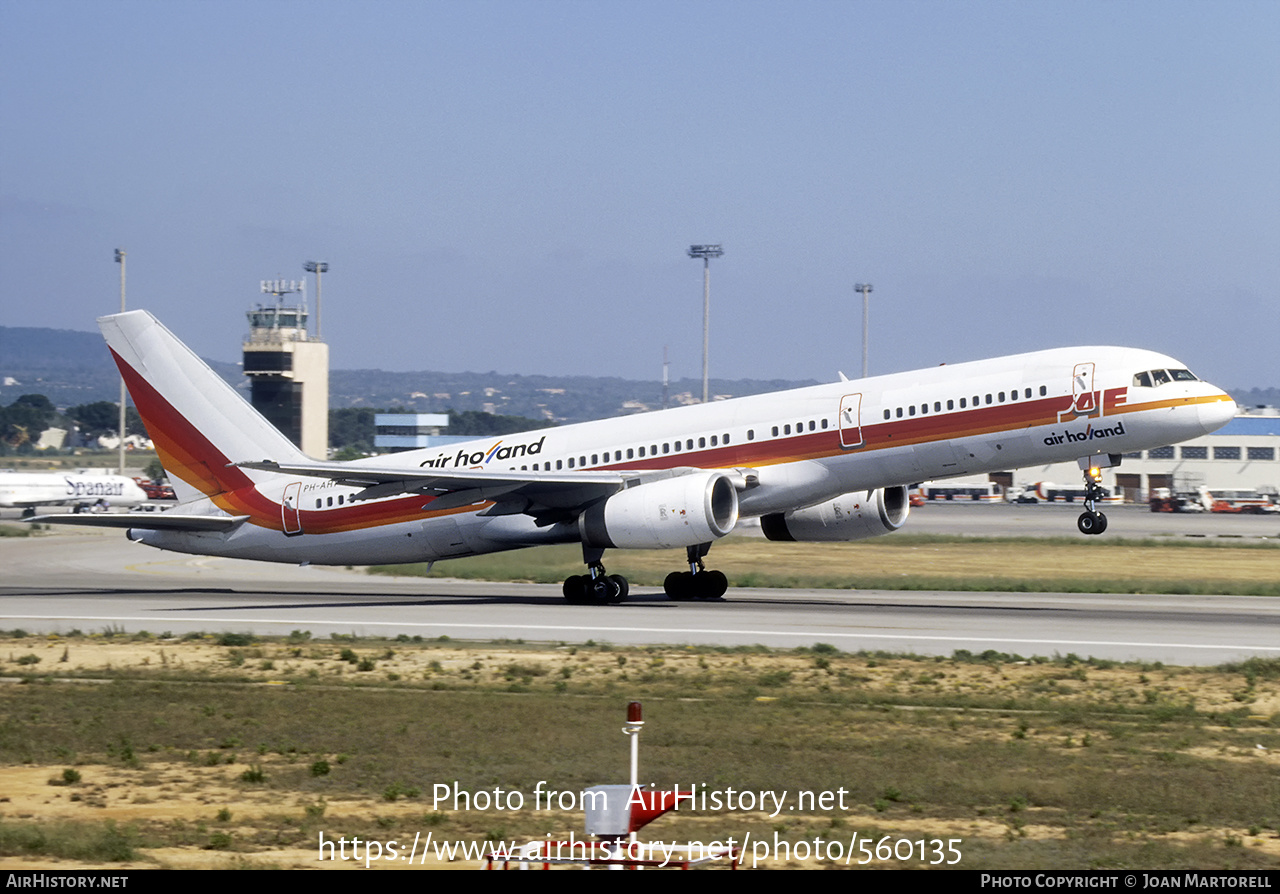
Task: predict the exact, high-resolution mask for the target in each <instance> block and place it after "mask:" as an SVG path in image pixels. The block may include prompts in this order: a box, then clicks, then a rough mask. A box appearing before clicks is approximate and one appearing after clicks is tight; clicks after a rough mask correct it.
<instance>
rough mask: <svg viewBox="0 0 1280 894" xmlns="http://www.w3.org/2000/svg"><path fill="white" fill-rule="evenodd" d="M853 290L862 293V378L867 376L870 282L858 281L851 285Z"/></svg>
mask: <svg viewBox="0 0 1280 894" xmlns="http://www.w3.org/2000/svg"><path fill="white" fill-rule="evenodd" d="M853 290H854V291H855V292H861V293H862V378H864V379H865V378H866V377H867V327H868V325H869V321H870V319H871V311H870V304H871V301H870V299H869V298H868V297H867V296H868V295H870V294H871V283H869V282H860V283H858V284H857V285H855V286H854V287H853Z"/></svg>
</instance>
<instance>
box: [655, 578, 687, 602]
mask: <svg viewBox="0 0 1280 894" xmlns="http://www.w3.org/2000/svg"><path fill="white" fill-rule="evenodd" d="M662 589H663V590H665V591H666V593H667V598H668V599H673V600H675V601H676V602H686V601H688V600H690V599H692V598H694V597H693V575H692V574H690V573H689V572H688V571H673V572H671V573H670V574H668V575H667V578H666V580H664V581H663V582H662Z"/></svg>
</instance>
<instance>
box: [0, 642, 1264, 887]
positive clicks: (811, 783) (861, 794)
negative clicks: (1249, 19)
mask: <svg viewBox="0 0 1280 894" xmlns="http://www.w3.org/2000/svg"><path fill="white" fill-rule="evenodd" d="M219 643H224V644H219ZM26 656H32V657H34V658H36V659H37V660H36V661H32V660H30V659H29V658H28V659H27V660H26V661H25V663H24V662H23V661H22V660H21V659H23V658H25V657H26ZM0 662H3V663H4V665H5V667H4V673H5V674H7V675H21V676H22V679H23V680H24V681H25V682H26V684H27V685H8V686H2V687H0V780H3V779H5V778H6V777H4V776H3V775H2V774H4V773H6V772H12V773H15V774H20V773H26V774H28V776H30V775H31V774H35V775H36V776H37V777H38V778H39V779H40V780H41V784H40V786H39V787H40V788H42V789H43V792H42V793H41V794H40V801H41V803H45V804H49V803H52V804H55V805H57V807H58V810H59V811H60V812H59V814H58V815H57V816H56V817H50V818H47V819H45V818H41V817H40V816H39V814H38V813H37V815H36V816H35V817H31V816H24V817H22V818H21V819H16V818H14V816H13V815H12V812H16V811H19V810H20V811H22V812H28V811H30V810H31V809H32V808H30V807H28V806H20V807H11V805H10V804H8V803H4V804H0V811H3V814H5V815H4V816H0V857H4V856H6V855H10V856H11V855H20V854H37V855H48V856H56V857H65V858H66V859H73V860H81V861H84V862H87V863H93V864H105V863H109V862H111V861H114V860H130V859H141V860H152V861H156V860H160V861H161V862H163V860H161V858H158V857H154V856H150V855H151V854H153V853H160V852H162V849H166V848H178V849H184V848H185V849H189V850H192V851H197V852H200V851H203V852H217V853H221V852H224V851H225V852H229V853H228V854H227V857H226V859H227V861H228V862H227V863H226V864H225V865H232V863H231V861H233V860H236V859H239V860H251V859H253V860H261V861H266V862H268V863H271V862H272V861H278V860H280V859H282V858H281V857H280V856H279V855H280V853H282V852H283V851H282V849H288V848H298V849H303V850H307V851H309V852H310V853H312V854H314V849H315V846H316V840H317V834H318V833H319V832H320V831H323V832H324V833H325V834H326V835H327V836H339V835H345V836H348V837H350V836H353V835H358V836H360V837H361V838H362V839H365V840H387V839H392V838H398V839H400V840H402V841H403V840H406V839H409V838H412V837H413V836H414V835H415V834H417V833H422V834H425V833H426V832H428V831H431V832H433V833H434V834H436V835H438V836H447V837H451V838H455V839H468V840H485V839H489V840H498V839H507V838H516V837H518V838H522V839H524V840H528V839H534V838H541V837H542V836H543V835H545V834H548V833H552V834H556V835H567V834H568V833H569V831H571V830H576V831H577V833H578V834H579V835H581V830H582V826H581V823H582V819H581V815H580V814H579V813H576V812H565V811H559V810H552V811H547V810H542V811H535V810H532V809H530V808H531V806H532V803H533V801H532V799H533V793H534V791H535V790H536V788H537V786H538V785H539V783H540V782H541V783H544V785H545V786H549V787H550V788H552V789H555V790H557V791H572V792H577V791H579V790H581V789H582V788H583V787H586V786H588V785H592V784H597V783H601V782H616V781H622V780H624V779H625V777H626V767H627V754H628V744H627V739H626V737H624V736H623V735H621V734H620V732H619V728H620V726H621V721H622V717H623V712H624V706H625V704H626V702H627V701H629V700H633V699H634V700H641V701H643V703H644V706H645V719H646V724H647V725H646V728H645V731H644V733H643V736H642V744H641V771H642V772H641V776H642V778H643V779H645V780H646V781H651V782H654V783H656V784H658V785H659V786H666V787H671V786H673V785H677V784H678V785H680V786H682V787H684V788H686V789H687V788H688V787H689V786H696V787H698V788H699V789H700V790H706V791H711V792H724V791H726V790H728V789H730V788H732V789H734V790H735V791H738V792H747V791H751V792H773V793H777V794H779V795H782V796H784V797H786V798H787V799H788V800H787V804H788V805H789V807H788V809H784V810H783V811H780V812H779V813H778V815H776V816H770V815H768V813H769V812H768V811H765V812H761V811H759V810H735V809H723V808H722V809H711V808H707V809H694V810H687V811H682V812H678V813H676V814H670V815H668V816H666V817H663V818H662V819H660V820H658V821H657V822H655V823H654V824H653V825H652V826H651V827H649V829H647V830H646V832H647V833H649V834H648V836H647V837H654V838H663V839H666V840H673V839H676V840H685V839H694V840H710V839H712V838H718V839H720V840H723V839H724V838H725V837H726V836H729V835H734V836H736V837H738V838H739V839H741V837H742V836H743V835H746V834H751V835H752V836H753V837H755V838H759V837H761V836H764V837H769V838H772V836H774V835H777V836H778V837H779V839H780V840H783V841H790V842H802V841H812V840H813V839H814V838H816V837H822V838H824V839H832V838H835V839H843V840H845V841H847V840H848V839H849V837H850V836H852V835H854V834H858V835H860V836H862V837H864V838H865V837H866V836H868V835H870V836H872V837H873V838H877V839H878V838H880V837H882V836H884V835H890V836H893V837H894V838H899V837H903V838H911V839H913V840H915V839H919V838H921V837H926V838H932V837H941V838H958V839H960V844H959V850H960V852H961V853H962V854H963V860H962V861H961V863H960V866H961V868H970V869H973V868H1043V867H1054V868H1103V867H1148V868H1181V867H1185V868H1202V869H1205V868H1259V867H1266V868H1272V869H1274V868H1277V867H1280V772H1277V771H1278V770H1280V661H1276V660H1257V659H1255V660H1252V661H1248V662H1242V663H1238V664H1232V665H1225V666H1222V667H1218V668H1196V669H1187V668H1172V667H1164V666H1161V665H1159V664H1145V665H1143V664H1118V663H1114V662H1108V661H1084V660H1081V659H1079V658H1078V657H1076V656H1073V655H1069V656H1066V657H1056V658H1052V659H1047V658H1033V659H1024V658H1020V657H1019V656H1013V655H1003V654H999V653H994V652H991V653H986V654H984V655H971V654H968V653H963V652H961V653H957V654H955V655H953V656H951V657H950V658H938V659H933V658H916V657H911V656H895V655H885V654H871V653H859V654H843V653H840V652H838V651H837V650H836V649H834V648H833V647H830V646H825V645H822V644H815V645H814V646H812V647H810V648H807V649H797V650H785V651H770V650H766V649H763V648H759V647H756V648H734V649H728V648H726V649H717V648H679V647H649V648H619V647H610V646H608V645H587V646H577V647H575V646H568V645H563V646H559V647H555V646H534V645H530V644H524V643H516V642H499V643H475V644H461V643H457V642H452V641H448V640H440V641H430V642H422V641H420V640H419V641H414V640H413V639H411V638H409V637H402V638H400V639H399V640H355V639H351V638H349V637H341V638H336V639H332V640H325V641H314V640H311V639H310V638H309V637H308V636H307V635H306V634H305V633H302V632H299V633H298V634H295V636H294V637H292V638H289V639H280V640H255V639H252V638H249V637H243V636H237V637H234V638H226V637H222V638H219V637H212V636H211V637H204V638H199V637H191V638H187V640H186V641H185V642H182V641H177V640H172V639H170V640H164V639H157V638H155V637H121V636H116V637H72V638H69V639H68V638H57V637H31V636H19V637H16V638H14V637H12V635H11V636H10V638H8V639H5V640H0ZM90 681H93V682H90ZM267 682H271V683H273V684H275V685H262V684H263V683H267ZM6 768H7V769H6ZM45 780H47V782H45ZM437 784H443V785H447V786H449V787H450V790H451V791H452V790H455V787H456V790H458V791H462V792H468V793H479V792H493V791H494V790H495V787H499V788H501V789H502V790H504V791H516V792H520V793H522V795H523V796H524V797H525V799H526V805H527V806H526V808H525V809H523V810H495V809H489V810H477V809H469V810H468V809H455V805H454V804H452V803H451V802H449V801H448V800H446V801H445V803H439V802H437V801H436V800H435V799H434V794H435V792H436V789H435V786H436V785H437ZM9 787H10V788H14V789H15V790H16V788H15V787H14V786H12V785H10V786H9ZM5 788H6V784H5V783H4V782H2V781H0V789H5ZM801 791H811V792H832V793H835V792H843V795H842V796H841V797H842V798H843V801H844V804H843V807H838V806H831V808H830V809H819V808H817V807H816V805H811V806H810V807H809V808H807V809H803V810H796V809H794V807H795V805H796V804H797V801H796V798H797V796H798V793H799V792H801ZM783 793H785V794H783ZM6 794H10V791H7V790H6ZM171 802H172V803H177V802H183V803H188V804H190V805H191V812H190V813H188V814H182V815H179V814H177V813H176V812H175V809H173V808H172V807H171ZM463 806H465V805H463ZM76 808H79V810H78V811H77V809H76ZM103 817H110V818H111V819H110V824H108V822H107V820H105V819H103ZM95 842H96V843H95ZM95 848H96V850H95ZM309 859H311V861H312V862H311V864H310V865H313V866H314V865H315V863H314V857H313V856H312V857H310V858H309ZM890 863H891V864H892V861H890ZM905 865H909V866H918V865H920V863H919V862H918V861H908V862H907V863H906V864H905Z"/></svg>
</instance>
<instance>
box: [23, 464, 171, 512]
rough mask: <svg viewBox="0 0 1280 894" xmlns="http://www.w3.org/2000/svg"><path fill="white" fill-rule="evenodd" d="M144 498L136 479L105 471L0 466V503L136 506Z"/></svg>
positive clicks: (27, 505)
mask: <svg viewBox="0 0 1280 894" xmlns="http://www.w3.org/2000/svg"><path fill="white" fill-rule="evenodd" d="M146 501H147V494H146V492H145V491H144V490H143V489H142V488H141V487H140V486H139V485H138V482H136V481H134V480H133V479H132V478H127V477H125V476H124V475H111V474H108V473H107V472H92V471H91V472H10V471H6V470H0V506H6V507H8V506H21V507H23V508H24V509H32V508H33V507H36V506H75V507H76V508H77V509H87V508H90V507H93V506H105V505H107V504H110V505H112V506H139V505H141V504H143V503H145V502H146Z"/></svg>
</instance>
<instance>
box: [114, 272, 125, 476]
mask: <svg viewBox="0 0 1280 894" xmlns="http://www.w3.org/2000/svg"><path fill="white" fill-rule="evenodd" d="M124 260H125V250H124V249H123V248H117V249H116V263H117V264H119V265H120V313H124ZM120 474H121V475H123V474H124V374H123V373H121V374H120Z"/></svg>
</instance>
